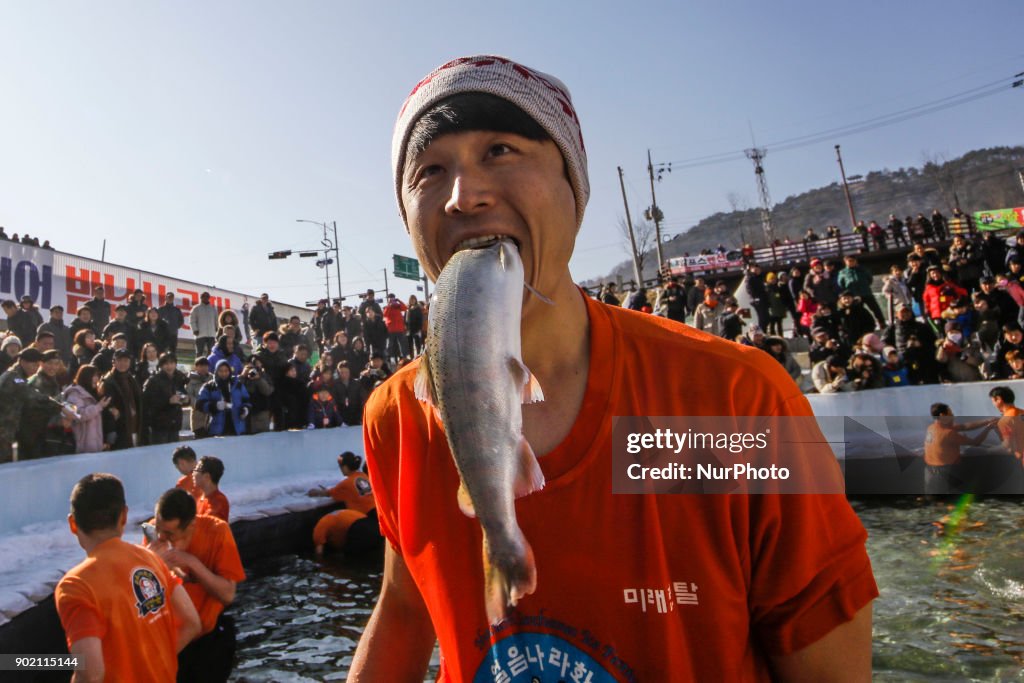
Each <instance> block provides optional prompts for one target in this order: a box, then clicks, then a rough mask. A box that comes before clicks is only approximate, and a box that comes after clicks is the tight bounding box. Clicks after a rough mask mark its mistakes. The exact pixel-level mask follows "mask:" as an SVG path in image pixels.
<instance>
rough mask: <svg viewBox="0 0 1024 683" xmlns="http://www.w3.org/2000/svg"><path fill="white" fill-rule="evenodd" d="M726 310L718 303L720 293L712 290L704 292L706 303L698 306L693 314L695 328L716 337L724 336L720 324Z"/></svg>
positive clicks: (708, 289)
mask: <svg viewBox="0 0 1024 683" xmlns="http://www.w3.org/2000/svg"><path fill="white" fill-rule="evenodd" d="M723 310H724V308H723V307H722V306H721V304H720V302H719V301H718V293H717V292H716V291H715V290H714V289H711V288H706V289H705V290H704V301H703V302H702V303H700V304H698V305H697V310H696V311H695V312H694V314H693V326H694V327H696V328H697V329H698V330H703V331H705V332H708V333H709V334H713V335H715V336H716V337H720V336H722V328H721V326H720V324H719V318H721V315H722V311H723Z"/></svg>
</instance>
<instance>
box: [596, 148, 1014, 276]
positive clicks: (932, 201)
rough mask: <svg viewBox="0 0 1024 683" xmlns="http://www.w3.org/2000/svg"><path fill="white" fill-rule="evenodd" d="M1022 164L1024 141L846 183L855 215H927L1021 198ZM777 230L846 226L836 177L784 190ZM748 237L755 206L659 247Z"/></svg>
mask: <svg viewBox="0 0 1024 683" xmlns="http://www.w3.org/2000/svg"><path fill="white" fill-rule="evenodd" d="M1020 168H1024V147H994V148H991V149H979V150H974V151H972V152H968V153H967V154H965V155H963V156H962V157H959V158H957V159H953V160H951V161H946V162H943V163H927V164H925V165H924V166H922V167H920V168H900V169H896V170H895V171H892V170H889V169H883V170H881V171H872V172H871V173H868V174H867V175H866V176H864V177H862V178H860V179H859V180H854V181H853V182H851V183H850V193H851V195H852V198H853V202H854V207H855V208H856V211H857V218H858V219H859V220H860V219H863V220H864V221H865V222H867V221H871V220H877V221H878V222H880V223H882V224H883V225H884V224H885V222H886V221H887V220H888V216H889V214H890V213H895V214H896V215H897V216H900V217H901V218H902V217H904V216H907V215H908V214H910V215H916V214H917V213H918V212H924V213H925V214H930V213H931V211H932V209H935V208H938V209H939V211H942V212H943V213H944V214H946V215H947V216H949V214H950V212H951V211H952V208H953V206H954V205H955V204H956V202H957V201H959V204H960V207H961V208H962V209H963V210H964V211H966V212H971V211H980V210H983V209H1000V208H1006V207H1012V206H1020V205H1021V204H1024V191H1022V188H1021V180H1020V178H1019V176H1018V175H1017V170H1018V169H1020ZM772 218H773V223H774V226H775V233H776V235H777V236H778V237H779V239H784V238H785V237H787V236H788V237H790V238H791V239H793V240H794V241H796V240H799V239H801V238H802V237H803V235H804V233H806V232H807V228H809V227H813V228H814V229H815V231H817V232H818V233H819V234H820V233H823V232H824V228H825V226H826V225H838V226H839V227H840V228H842V230H843V232H844V233H845V232H848V231H849V229H850V214H849V211H848V210H847V207H846V199H845V198H844V196H843V188H842V185H840V184H839V183H832V184H831V185H828V186H826V187H819V188H816V189H813V190H808V191H807V192H804V193H802V194H799V195H795V196H792V197H787V198H786V199H785V200H784V201H782V202H779V203H778V204H776V205H775V206H774V207H773V208H772ZM741 229H742V235H743V237H745V238H746V239H747V240H748V241H751V242H752V244H753V245H754V246H755V247H757V246H762V245H763V244H764V238H763V233H762V231H761V218H760V212H759V211H758V210H757V209H750V210H746V211H731V212H728V213H716V214H714V215H711V216H708V217H707V218H704V219H703V220H701V221H700V222H699V223H697V225H695V226H693V227H692V228H690V229H689V230H687V231H686V232H684V233H682V234H679V235H677V236H676V237H675V238H673V239H672V240H671V241H668V242H666V243H665V244H664V246H663V251H664V255H665V258H670V257H672V256H680V255H682V254H683V253H684V252H689V253H691V254H696V253H698V252H700V250H701V249H704V248H709V249H713V248H714V247H715V246H716V245H717V244H719V243H721V244H724V245H725V246H727V247H730V248H732V247H736V246H739V245H740V244H741V243H742V241H743V237H741ZM646 261H647V262H648V263H649V264H650V265H646V264H645V267H644V271H645V272H644V277H653V276H654V272H655V261H656V259H655V257H654V256H651V257H649V258H647V259H646ZM632 273H633V270H632V265H631V263H630V262H629V261H623V262H622V263H620V264H619V265H618V266H616V267H615V269H613V270H612V272H611V273H610V274H608V275H606V276H603V277H602V278H599V279H597V280H595V281H598V282H599V281H604V280H607V279H614V278H615V277H616V276H617V275H621V276H622V277H623V279H625V280H631V279H632Z"/></svg>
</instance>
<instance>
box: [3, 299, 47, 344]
mask: <svg viewBox="0 0 1024 683" xmlns="http://www.w3.org/2000/svg"><path fill="white" fill-rule="evenodd" d="M42 324H43V316H42V314H41V313H40V312H39V309H38V308H36V305H35V301H33V300H32V297H30V296H29V295H28V294H26V295H25V296H23V297H21V305H20V306H19V307H18V310H17V311H15V313H14V315H12V316H10V317H8V318H7V329H8V330H10V331H11V332H13V333H14V336H16V337H17V338H18V339H20V340H21V343H22V344H23V345H25V346H29V345H30V344H31V343H32V342H34V341H35V340H36V331H37V330H38V329H39V326H40V325H42Z"/></svg>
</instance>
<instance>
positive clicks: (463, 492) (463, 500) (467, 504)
mask: <svg viewBox="0 0 1024 683" xmlns="http://www.w3.org/2000/svg"><path fill="white" fill-rule="evenodd" d="M456 497H457V498H458V500H459V509H460V510H462V514H464V515H466V516H467V517H476V509H475V508H474V507H473V499H472V498H471V497H470V496H469V489H467V488H466V485H465V484H463V483H462V482H459V493H458V494H457V496H456Z"/></svg>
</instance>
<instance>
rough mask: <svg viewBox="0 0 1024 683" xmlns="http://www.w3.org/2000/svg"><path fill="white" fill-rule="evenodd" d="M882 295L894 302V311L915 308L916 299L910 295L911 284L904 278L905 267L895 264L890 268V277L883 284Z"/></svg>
mask: <svg viewBox="0 0 1024 683" xmlns="http://www.w3.org/2000/svg"><path fill="white" fill-rule="evenodd" d="M882 294H883V295H885V298H887V299H888V300H889V301H890V302H892V306H893V310H895V309H896V308H898V307H899V306H913V305H914V297H913V296H912V295H911V294H910V283H908V282H907V278H905V277H904V276H903V266H902V265H900V264H899V263H894V264H892V266H890V268H889V275H887V276H886V278H885V280H884V281H883V282H882Z"/></svg>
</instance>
